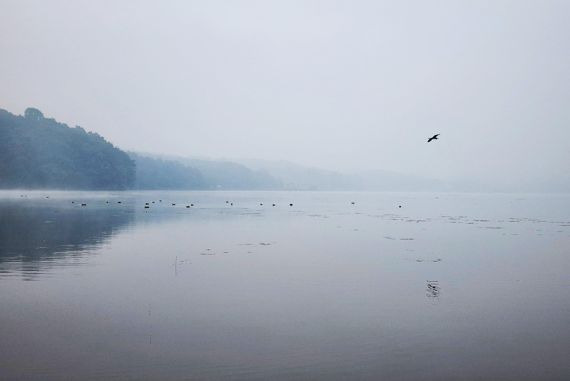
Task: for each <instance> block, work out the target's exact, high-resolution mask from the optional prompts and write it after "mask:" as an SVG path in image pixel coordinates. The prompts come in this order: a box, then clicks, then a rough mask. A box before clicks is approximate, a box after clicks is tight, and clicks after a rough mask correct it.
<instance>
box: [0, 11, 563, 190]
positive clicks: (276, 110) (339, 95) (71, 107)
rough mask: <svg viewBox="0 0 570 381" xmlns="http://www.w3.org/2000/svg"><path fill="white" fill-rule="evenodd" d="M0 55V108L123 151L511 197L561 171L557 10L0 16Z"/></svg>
mask: <svg viewBox="0 0 570 381" xmlns="http://www.w3.org/2000/svg"><path fill="white" fill-rule="evenodd" d="M0 52H1V59H0V108H5V109H7V110H9V111H11V112H14V113H18V114H19V113H23V111H24V109H25V108H26V107H28V106H35V107H38V108H39V109H41V110H42V111H43V112H44V114H45V115H46V116H48V117H54V118H56V119H58V120H60V121H64V122H66V123H68V124H70V125H76V124H78V125H81V126H83V127H84V128H86V129H87V130H91V131H96V132H98V133H100V134H102V135H103V136H105V137H106V138H107V139H108V140H110V141H111V142H112V143H114V144H115V145H117V146H119V147H121V148H124V149H130V150H138V151H147V152H155V153H168V154H176V155H187V156H188V155H191V156H207V157H213V158H219V157H224V158H260V159H278V160H281V159H284V160H290V161H293V162H297V163H301V164H308V165H314V166H318V167H323V168H330V169H338V170H353V169H389V170H395V171H402V172H407V173H416V174H417V173H423V174H426V175H429V176H436V177H440V178H458V177H463V178H472V179H475V180H477V181H479V180H481V181H497V182H502V183H512V184H517V183H520V182H524V181H527V182H528V181H530V182H532V181H543V180H544V179H551V178H556V177H559V176H566V178H568V172H569V169H570V75H569V70H570V1H543V0H536V1H522V0H514V1H497V0H491V1H389V2H388V1H386V2H383V1H291V0H286V1H270V0H266V1H211V0H203V1H194V2H192V1H158V0H157V1H116V0H114V1H77V0H73V1H47V0H41V1H25V0H14V1H6V0H0ZM434 133H441V140H440V141H437V142H433V143H430V144H426V139H427V138H428V137H429V136H431V135H432V134H434Z"/></svg>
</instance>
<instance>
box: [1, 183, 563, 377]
mask: <svg viewBox="0 0 570 381" xmlns="http://www.w3.org/2000/svg"><path fill="white" fill-rule="evenodd" d="M22 196H24V197H20V194H17V193H15V192H5V193H1V192H0V306H1V308H0V338H1V340H0V379H2V380H3V379H6V380H13V379H25V380H42V381H43V380H61V379H78V380H99V379H119V380H122V379H136V380H188V379H192V380H194V379H196V380H202V379H206V380H210V379H233V380H235V379H238V380H252V379H254V380H265V379H287V380H288V379H311V380H315V379H319V380H320V379H322V380H331V379H363V380H418V379H422V380H474V379H500V380H535V379H541V380H562V379H568V378H569V377H568V376H569V375H570V366H569V365H568V361H567V358H568V356H569V354H570V328H569V327H570V324H569V323H570V298H569V297H568V296H569V290H570V277H569V276H568V274H570V255H569V248H570V215H569V214H568V211H569V210H570V197H568V196H531V195H529V196H525V197H524V198H522V199H521V197H515V196H510V195H446V194H438V195H430V194H388V193H386V194H382V193H342V192H339V193H319V192H138V193H137V192H125V193H121V192H118V193H89V192H86V193H71V192H27V193H25V194H23V195H22ZM82 204H85V206H82ZM291 204H292V206H290V205H291ZM187 206H188V207H187ZM400 206H402V207H400ZM27 280H34V281H33V282H29V281H27Z"/></svg>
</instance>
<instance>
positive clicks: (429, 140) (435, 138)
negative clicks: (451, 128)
mask: <svg viewBox="0 0 570 381" xmlns="http://www.w3.org/2000/svg"><path fill="white" fill-rule="evenodd" d="M438 136H439V134H435V135H434V136H432V137H431V138H429V139H428V141H427V142H428V143H429V142H431V141H432V140H437V137H438Z"/></svg>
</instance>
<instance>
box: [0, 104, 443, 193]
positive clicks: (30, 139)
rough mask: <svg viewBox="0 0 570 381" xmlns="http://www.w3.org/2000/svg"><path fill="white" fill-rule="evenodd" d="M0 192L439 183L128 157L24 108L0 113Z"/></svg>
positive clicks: (279, 165) (270, 164)
mask: <svg viewBox="0 0 570 381" xmlns="http://www.w3.org/2000/svg"><path fill="white" fill-rule="evenodd" d="M0 188H4V189H6V188H8V189H9V188H45V189H48V188H51V189H93V190H123V189H141V190H142V189H157V190H158V189H173V190H190V189H204V190H214V189H220V190H221V189H226V190H279V189H281V190H380V191H417V190H437V189H444V188H445V185H444V184H442V183H441V182H440V181H437V180H433V179H428V178H422V177H418V176H410V175H403V174H399V173H394V172H389V171H374V172H365V173H359V174H358V173H357V174H344V173H340V172H335V171H329V170H323V169H318V168H309V167H305V166H302V165H298V164H293V163H288V162H277V161H264V160H242V161H240V162H236V161H230V160H205V159H196V158H187V157H177V156H168V155H154V154H146V153H138V152H128V153H127V152H124V151H122V150H121V149H119V148H117V147H115V146H113V145H112V144H111V143H109V142H108V141H106V140H105V139H104V138H103V137H102V136H100V135H98V134H96V133H93V132H87V131H85V130H84V129H83V128H81V127H79V126H76V127H74V128H71V127H69V126H68V125H66V124H64V123H59V122H57V121H56V120H54V119H51V118H45V117H44V115H43V114H42V113H41V111H39V110H38V109H35V108H28V109H26V111H25V113H24V115H23V116H19V115H14V114H11V113H10V112H8V111H6V110H2V109H0Z"/></svg>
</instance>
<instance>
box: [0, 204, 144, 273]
mask: <svg viewBox="0 0 570 381" xmlns="http://www.w3.org/2000/svg"><path fill="white" fill-rule="evenodd" d="M72 205H75V204H72ZM78 205H79V204H78ZM132 221H133V214H132V211H129V210H115V209H109V208H90V209H86V208H79V207H77V206H75V207H70V206H69V205H67V203H65V204H64V203H55V204H51V205H45V204H43V205H41V204H37V203H31V205H30V204H22V203H14V202H5V201H4V202H0V274H4V275H6V274H18V273H21V274H22V276H23V279H25V280H33V279H36V277H37V276H38V275H40V274H41V273H42V272H43V271H45V270H46V269H47V268H49V267H52V266H67V265H74V264H80V263H82V258H83V257H84V256H85V255H87V254H89V253H90V252H92V251H94V250H95V249H97V247H99V246H100V245H101V244H102V243H103V242H105V241H106V240H107V239H108V238H110V237H111V236H112V235H113V234H115V233H116V232H118V231H119V230H120V228H121V227H123V226H125V225H128V224H129V223H131V222H132Z"/></svg>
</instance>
